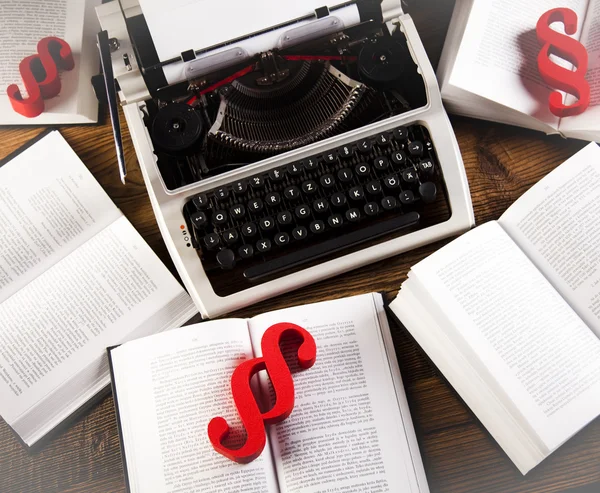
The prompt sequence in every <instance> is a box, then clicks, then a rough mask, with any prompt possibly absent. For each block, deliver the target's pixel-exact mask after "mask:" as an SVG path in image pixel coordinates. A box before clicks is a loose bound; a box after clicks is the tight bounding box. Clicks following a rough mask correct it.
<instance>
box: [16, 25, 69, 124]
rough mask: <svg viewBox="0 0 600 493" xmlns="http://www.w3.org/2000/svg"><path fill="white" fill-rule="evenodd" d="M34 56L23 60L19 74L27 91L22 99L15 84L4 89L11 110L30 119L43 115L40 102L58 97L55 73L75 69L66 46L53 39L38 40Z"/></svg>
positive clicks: (42, 107) (59, 87)
mask: <svg viewBox="0 0 600 493" xmlns="http://www.w3.org/2000/svg"><path fill="white" fill-rule="evenodd" d="M37 51H38V52H37V54H35V55H31V56H28V57H26V58H23V60H22V61H21V63H20V64H19V72H20V73H21V78H22V79H23V85H24V86H25V89H26V90H27V98H24V97H23V96H22V94H21V91H20V90H19V87H18V86H17V85H16V84H11V85H10V86H8V88H7V89H6V94H7V95H8V99H9V100H10V104H11V105H12V107H13V109H14V110H15V111H16V112H17V113H19V114H20V115H23V116H26V117H27V118H33V117H35V116H38V115H40V114H41V113H43V111H44V108H45V105H44V99H50V98H53V97H55V96H58V93H59V92H60V89H61V83H60V77H59V76H58V69H61V70H72V69H73V67H74V66H75V61H74V59H73V53H72V52H71V47H70V46H69V44H68V43H67V42H66V41H64V40H62V39H60V38H55V37H53V36H50V37H47V38H43V39H41V40H40V41H39V42H38V44H37Z"/></svg>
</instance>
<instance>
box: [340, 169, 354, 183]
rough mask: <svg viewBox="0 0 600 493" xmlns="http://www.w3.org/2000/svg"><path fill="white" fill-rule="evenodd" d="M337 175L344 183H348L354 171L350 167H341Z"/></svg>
mask: <svg viewBox="0 0 600 493" xmlns="http://www.w3.org/2000/svg"><path fill="white" fill-rule="evenodd" d="M337 177H338V179H339V180H340V181H341V182H342V183H348V182H350V181H352V177H353V174H352V171H351V170H349V169H348V168H344V169H341V170H339V171H338V172H337Z"/></svg>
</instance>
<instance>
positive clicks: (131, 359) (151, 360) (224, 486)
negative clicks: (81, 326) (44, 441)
mask: <svg viewBox="0 0 600 493" xmlns="http://www.w3.org/2000/svg"><path fill="white" fill-rule="evenodd" d="M252 357H253V354H252V346H251V344H250V338H249V336H248V326H247V323H246V321H245V320H233V319H229V320H218V321H212V322H205V323H202V324H198V325H191V326H189V327H185V328H182V329H179V330H176V331H171V332H169V333H165V334H159V335H157V336H153V337H147V338H145V339H139V340H137V341H133V342H131V343H127V344H125V345H123V346H120V347H119V348H116V349H114V350H112V352H111V359H112V366H113V376H114V381H113V387H114V388H115V391H116V398H117V404H118V410H119V420H120V430H121V436H122V444H123V446H124V450H125V463H126V467H127V476H128V480H129V486H130V491H131V493H138V492H139V493H144V492H147V491H151V492H153V493H278V492H279V489H278V487H277V480H276V476H275V472H274V470H273V463H272V460H271V451H270V448H269V443H268V442H267V445H266V447H265V449H264V451H263V453H262V454H261V456H260V457H259V458H258V459H256V460H255V461H253V462H251V463H250V464H247V465H241V464H236V463H235V462H232V461H231V460H229V459H227V458H225V457H223V456H222V455H220V454H218V453H217V452H216V451H215V450H214V449H213V448H212V445H211V443H210V441H209V439H208V431H207V429H208V423H209V422H210V420H211V419H212V418H214V417H217V416H221V417H223V418H225V419H226V420H227V422H228V424H229V425H230V427H231V428H232V435H231V438H232V440H233V443H236V442H237V443H239V444H240V445H241V443H243V440H244V436H243V434H241V433H240V430H241V429H242V425H241V421H240V419H239V417H238V415H237V412H236V408H235V404H234V402H233V397H232V395H231V387H230V381H231V375H232V373H233V371H234V370H235V368H236V367H237V366H238V365H239V364H240V363H241V362H243V361H245V360H247V359H249V358H252ZM230 446H232V447H233V446H234V445H233V444H230Z"/></svg>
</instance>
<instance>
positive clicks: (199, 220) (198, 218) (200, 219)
mask: <svg viewBox="0 0 600 493" xmlns="http://www.w3.org/2000/svg"><path fill="white" fill-rule="evenodd" d="M190 219H191V220H192V224H193V225H194V226H195V227H196V228H197V229H201V228H202V227H203V226H205V225H206V222H207V221H206V214H204V212H202V211H198V212H194V213H193V214H191V215H190Z"/></svg>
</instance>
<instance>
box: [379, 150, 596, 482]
mask: <svg viewBox="0 0 600 493" xmlns="http://www.w3.org/2000/svg"><path fill="white" fill-rule="evenodd" d="M390 308H391V310H392V311H393V312H394V313H395V314H396V315H397V316H398V318H399V319H400V320H401V321H402V323H403V324H404V325H405V326H406V328H407V329H408V330H409V331H410V332H411V334H412V335H413V336H414V338H415V339H416V340H417V342H418V343H419V344H420V345H421V346H422V347H423V349H424V350H425V351H426V352H427V354H428V355H429V356H430V358H431V359H432V360H433V362H434V363H435V364H436V365H437V366H438V367H439V369H440V370H441V371H442V373H443V374H444V375H445V376H446V378H447V379H448V380H449V382H450V383H451V384H452V385H453V386H454V388H455V389H456V390H457V391H458V393H459V394H460V395H461V397H462V398H463V399H464V401H465V402H466V403H467V404H468V405H469V407H470V408H471V409H472V410H473V411H474V413H475V414H476V415H477V417H478V418H479V419H480V420H481V422H482V423H483V425H484V426H485V427H486V428H487V429H488V431H489V432H490V433H491V434H492V436H493V437H494V438H495V439H496V440H497V441H498V443H499V444H500V446H501V447H502V448H503V449H504V451H505V452H506V453H507V454H508V456H509V457H510V458H511V459H512V460H513V461H514V462H515V464H516V465H517V467H518V468H519V469H520V470H521V472H522V473H523V474H525V473H526V472H527V471H529V470H530V469H531V468H532V467H534V466H535V465H537V464H538V463H539V462H540V461H542V460H543V459H544V458H545V457H547V456H548V455H549V454H550V453H551V452H553V451H554V450H556V449H557V448H558V447H559V446H560V445H561V444H563V443H564V442H565V441H566V440H568V439H569V438H570V437H572V436H573V435H574V434H575V433H577V432H578V431H579V430H580V429H581V428H583V427H584V426H585V425H586V424H588V423H589V422H590V421H591V420H593V419H594V418H595V417H597V416H598V415H600V340H599V338H600V147H598V145H596V144H589V145H588V146H587V147H585V148H584V149H583V150H582V151H580V152H579V153H578V154H576V155H575V156H574V157H572V158H571V159H569V160H568V161H566V162H565V163H563V164H562V165H561V166H560V167H558V168H557V169H555V170H554V171H553V172H551V173H550V174H549V175H548V176H546V177H545V178H544V179H542V180H541V181H540V182H539V183H538V184H536V185H535V186H534V187H532V188H531V189H530V190H529V191H528V192H526V193H525V194H524V195H523V196H522V197H521V198H520V199H519V200H517V201H516V202H515V203H514V204H513V205H512V206H511V207H510V208H509V209H508V210H507V211H506V213H505V214H504V215H503V216H502V217H501V218H500V219H499V220H498V221H497V222H496V221H493V222H489V223H486V224H484V225H482V226H479V227H477V228H475V229H474V230H472V231H470V232H468V233H466V234H465V235H463V236H461V237H460V238H458V239H457V240H454V241H453V242H451V243H450V244H449V245H447V246H445V247H443V248H442V249H441V250H439V251H438V252H436V253H434V254H433V255H431V256H430V257H429V258H427V259H425V260H423V261H422V262H420V263H418V264H417V265H415V266H414V267H413V268H412V270H411V271H410V273H409V278H408V280H407V281H405V282H404V283H403V284H402V288H401V290H400V293H399V294H398V297H397V298H396V299H395V300H394V301H393V302H392V303H391V304H390Z"/></svg>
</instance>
